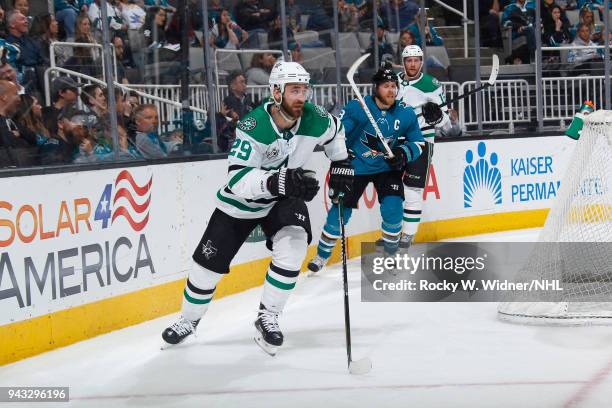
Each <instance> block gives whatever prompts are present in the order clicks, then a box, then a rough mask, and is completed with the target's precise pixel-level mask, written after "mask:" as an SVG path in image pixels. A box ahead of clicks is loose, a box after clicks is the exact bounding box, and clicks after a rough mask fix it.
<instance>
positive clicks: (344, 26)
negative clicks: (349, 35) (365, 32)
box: [338, 0, 365, 32]
mask: <svg viewBox="0 0 612 408" xmlns="http://www.w3.org/2000/svg"><path fill="white" fill-rule="evenodd" d="M362 3H363V5H362V6H363V7H364V8H365V1H362ZM338 20H339V21H338V23H339V24H338V25H339V27H340V31H343V32H350V31H357V30H358V29H359V10H358V8H357V6H356V5H355V4H354V2H353V1H352V0H339V1H338Z"/></svg>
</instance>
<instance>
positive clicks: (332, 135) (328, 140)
mask: <svg viewBox="0 0 612 408" xmlns="http://www.w3.org/2000/svg"><path fill="white" fill-rule="evenodd" d="M328 115H329V118H330V121H329V127H328V129H327V130H326V131H325V134H324V135H323V136H322V137H321V142H320V144H321V145H323V149H324V150H325V154H326V155H327V157H329V159H330V160H331V161H338V160H344V159H347V158H348V151H347V150H346V135H345V133H344V125H343V124H342V121H341V120H340V119H338V118H337V117H335V116H333V115H330V114H328Z"/></svg>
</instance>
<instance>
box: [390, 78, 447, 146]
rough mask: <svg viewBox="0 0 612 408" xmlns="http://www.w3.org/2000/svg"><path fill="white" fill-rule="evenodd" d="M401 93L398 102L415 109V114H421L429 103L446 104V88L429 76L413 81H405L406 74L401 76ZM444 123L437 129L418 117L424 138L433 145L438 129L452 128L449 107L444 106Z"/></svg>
mask: <svg viewBox="0 0 612 408" xmlns="http://www.w3.org/2000/svg"><path fill="white" fill-rule="evenodd" d="M399 83H400V87H399V91H398V93H397V98H396V99H397V100H398V101H400V102H401V103H403V104H404V105H406V106H410V107H412V108H413V109H414V113H416V114H417V116H418V115H420V114H421V106H422V105H424V104H425V103H427V102H433V103H435V104H440V103H444V102H446V95H445V93H444V88H443V87H442V85H441V84H440V82H439V81H438V80H437V79H436V78H434V77H432V76H431V75H428V74H423V73H421V75H420V76H419V77H417V78H416V79H414V80H412V81H408V80H406V79H404V74H403V73H401V74H399ZM441 109H442V114H443V118H442V122H440V123H439V124H438V125H436V127H435V128H434V127H433V126H430V125H428V124H427V123H426V122H425V118H423V116H418V118H419V127H420V128H421V132H422V133H423V137H424V138H425V140H426V141H428V142H430V143H433V142H434V136H435V134H436V128H441V129H447V128H448V127H450V126H451V121H450V118H449V117H448V107H447V106H446V105H444V106H443V107H442V108H441Z"/></svg>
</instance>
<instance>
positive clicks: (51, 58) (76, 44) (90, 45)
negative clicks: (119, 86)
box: [49, 41, 117, 81]
mask: <svg viewBox="0 0 612 408" xmlns="http://www.w3.org/2000/svg"><path fill="white" fill-rule="evenodd" d="M109 46H110V47H111V52H112V54H113V75H114V77H115V78H117V55H116V54H115V46H114V45H113V44H109ZM56 47H70V48H95V49H99V50H100V58H99V60H100V61H102V59H103V58H104V52H103V50H104V49H103V48H102V45H101V44H97V43H80V42H61V41H53V42H52V43H51V44H49V62H50V64H51V68H55V67H57V65H56V62H57V61H56V60H55V48H56ZM100 66H102V64H100ZM102 80H103V81H105V80H106V76H105V75H104V70H102Z"/></svg>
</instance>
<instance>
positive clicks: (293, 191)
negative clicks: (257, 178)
mask: <svg viewBox="0 0 612 408" xmlns="http://www.w3.org/2000/svg"><path fill="white" fill-rule="evenodd" d="M315 177H316V173H315V172H314V171H311V170H304V169H302V168H297V169H287V168H284V169H280V170H279V171H278V172H277V173H274V174H273V175H271V176H270V177H268V181H267V182H266V185H267V187H268V191H270V193H271V194H272V195H274V196H279V197H295V198H301V199H302V200H304V201H311V200H312V199H313V198H315V196H316V195H317V192H318V191H319V182H318V181H317V179H316V178H315Z"/></svg>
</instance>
